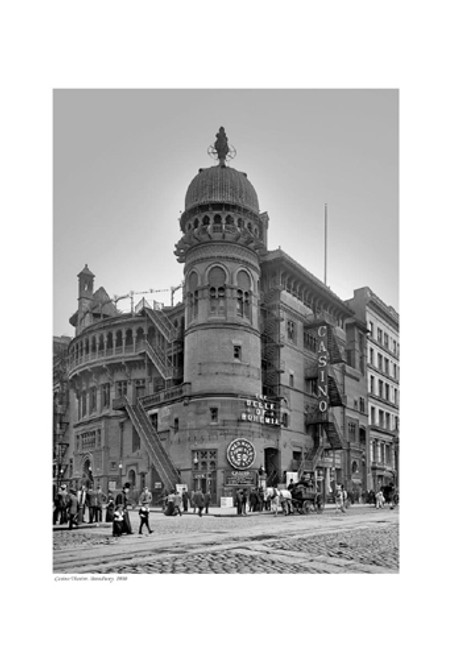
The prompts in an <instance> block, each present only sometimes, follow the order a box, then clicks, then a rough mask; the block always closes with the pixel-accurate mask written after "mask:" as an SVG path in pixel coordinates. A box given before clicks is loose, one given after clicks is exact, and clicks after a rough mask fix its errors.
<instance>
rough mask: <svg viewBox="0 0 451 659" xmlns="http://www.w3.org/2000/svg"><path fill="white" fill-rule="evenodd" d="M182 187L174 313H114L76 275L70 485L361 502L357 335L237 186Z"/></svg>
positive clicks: (222, 152)
mask: <svg viewBox="0 0 451 659" xmlns="http://www.w3.org/2000/svg"><path fill="white" fill-rule="evenodd" d="M217 138H218V139H217V141H216V143H215V152H216V156H217V159H218V161H219V162H218V164H217V165H215V166H213V167H209V168H206V169H201V170H199V172H198V174H197V175H196V176H195V177H194V178H193V180H192V181H191V183H190V184H189V186H188V189H187V192H186V196H185V209H184V212H183V213H182V215H181V217H180V220H179V222H180V230H181V234H182V235H181V237H180V239H179V241H178V242H177V245H176V249H175V255H176V257H177V259H178V261H179V262H180V263H182V264H183V266H184V287H183V302H181V303H179V304H176V305H172V306H169V307H164V308H162V309H154V308H151V307H150V306H149V305H148V304H147V303H146V302H145V300H142V301H141V302H140V303H139V304H137V305H136V306H133V305H132V308H131V311H130V313H119V312H118V311H117V309H116V307H115V305H114V304H113V301H112V300H111V299H110V297H109V296H108V294H107V293H106V291H105V290H104V289H103V288H98V289H97V290H95V289H94V279H95V277H94V274H93V273H92V272H91V271H90V270H89V268H88V267H87V266H86V267H85V268H84V269H83V270H82V271H81V272H80V273H79V275H78V280H79V297H78V309H77V311H76V312H75V314H74V315H73V316H72V318H71V323H72V324H73V326H74V327H75V338H74V339H73V340H72V342H71V344H70V347H69V379H70V383H71V399H70V401H71V402H70V409H71V428H70V437H71V447H70V453H71V457H72V459H73V473H72V478H73V479H74V480H81V479H85V480H86V481H88V482H91V483H95V485H97V483H99V484H101V485H102V487H103V488H104V489H107V488H108V489H117V488H119V487H120V486H121V484H122V483H123V482H124V481H125V480H126V481H128V482H130V483H131V485H132V487H133V488H134V489H135V490H136V491H139V490H141V488H142V487H144V485H148V486H149V487H150V489H151V490H152V492H153V494H154V495H155V496H156V497H157V498H158V495H159V494H160V493H161V492H162V490H163V489H165V488H166V489H169V488H172V487H174V486H175V485H176V484H185V485H186V486H187V488H188V489H189V490H193V489H197V488H201V489H202V490H204V491H206V490H209V491H210V492H211V494H212V499H213V501H215V502H219V498H220V497H223V496H230V495H233V493H234V491H235V489H236V488H237V487H252V486H255V485H257V484H262V483H263V484H264V483H266V484H271V483H280V482H286V479H287V478H289V477H290V475H291V474H292V475H293V476H294V477H295V478H298V477H300V476H301V475H303V474H304V475H307V474H309V475H310V477H311V478H313V479H315V480H316V482H317V484H318V486H319V487H320V488H321V489H322V491H323V492H324V494H325V495H328V494H329V493H330V492H331V491H333V488H334V486H335V484H336V483H344V484H345V485H346V487H347V488H348V489H349V490H355V491H360V490H362V489H366V488H367V473H368V449H367V439H368V434H367V432H368V427H367V418H368V417H367V415H368V408H367V386H366V382H367V363H366V353H367V346H366V341H367V338H366V322H365V319H363V318H360V317H359V316H358V315H357V314H356V313H354V311H353V309H351V307H350V305H349V304H346V303H345V302H344V301H342V300H341V299H340V298H339V297H338V296H337V295H335V294H334V293H333V292H332V291H331V290H330V288H329V287H328V286H326V285H325V284H323V283H322V282H321V281H320V280H319V279H317V278H316V277H315V276H313V275H312V274H311V273H310V272H308V271H307V270H306V269H305V268H303V267H302V266H301V265H300V264H298V263H297V262H296V261H294V260H293V259H292V258H290V257H289V256H288V254H286V253H285V252H284V251H282V250H281V249H278V250H273V251H270V250H268V227H269V217H268V214H267V213H266V212H261V210H260V207H259V202H258V196H257V193H256V191H255V189H254V187H253V185H252V184H251V182H250V181H249V179H248V177H247V175H246V174H244V173H242V172H239V171H237V170H236V169H233V168H232V167H230V166H228V165H227V162H226V161H227V156H228V146H227V137H226V136H225V133H224V131H223V130H222V129H221V130H220V132H219V133H218V135H217Z"/></svg>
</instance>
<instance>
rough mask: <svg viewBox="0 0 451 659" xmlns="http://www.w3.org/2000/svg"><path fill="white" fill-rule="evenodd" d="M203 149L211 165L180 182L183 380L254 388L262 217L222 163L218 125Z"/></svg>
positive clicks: (211, 388)
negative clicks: (182, 198) (185, 184)
mask: <svg viewBox="0 0 451 659" xmlns="http://www.w3.org/2000/svg"><path fill="white" fill-rule="evenodd" d="M211 152H212V153H213V154H214V156H215V157H216V158H217V160H218V161H219V162H218V164H217V165H215V166H213V167H209V168H207V169H200V170H199V173H198V174H197V176H195V177H194V179H193V180H192V181H191V183H190V185H189V186H188V190H187V192H186V197H185V210H184V212H183V214H182V216H181V218H180V228H181V231H182V233H183V236H182V238H181V239H180V240H179V242H178V244H177V245H176V250H175V254H176V256H177V258H178V261H179V262H181V263H184V264H185V269H184V275H185V285H184V294H185V304H186V317H185V328H186V329H185V351H184V353H185V364H184V367H185V368H184V372H185V381H187V382H190V383H191V391H192V394H194V395H196V394H197V395H199V394H206V395H212V394H218V395H224V394H226V395H229V396H240V395H242V396H255V394H260V393H261V341H260V328H259V324H260V323H259V286H260V257H261V256H262V255H263V254H264V253H266V247H265V237H266V224H267V223H266V219H265V218H264V217H261V216H260V213H259V205H258V197H257V193H256V192H255V189H254V187H253V186H252V184H251V183H250V181H249V180H248V178H247V175H246V174H244V173H243V172H239V171H237V170H236V169H233V168H232V167H229V166H227V165H226V160H227V159H228V158H229V157H230V148H229V145H228V140H227V136H226V134H225V131H224V129H223V128H220V129H219V132H218V133H217V135H216V142H215V144H214V146H213V147H211Z"/></svg>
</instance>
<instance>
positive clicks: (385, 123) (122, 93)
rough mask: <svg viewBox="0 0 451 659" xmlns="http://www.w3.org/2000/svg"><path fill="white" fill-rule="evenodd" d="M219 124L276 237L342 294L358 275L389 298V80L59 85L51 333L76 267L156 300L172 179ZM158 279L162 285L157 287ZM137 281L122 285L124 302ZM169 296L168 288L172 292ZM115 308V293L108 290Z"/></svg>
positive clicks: (171, 210)
mask: <svg viewBox="0 0 451 659" xmlns="http://www.w3.org/2000/svg"><path fill="white" fill-rule="evenodd" d="M220 126H224V128H225V130H226V133H227V136H228V138H229V143H230V144H231V145H233V146H234V147H235V149H236V157H235V158H234V159H233V160H232V161H230V163H229V165H230V166H232V167H234V168H236V169H237V170H239V171H243V172H246V173H247V175H248V178H249V180H250V182H251V183H252V184H253V186H254V187H255V189H256V192H257V195H258V198H259V204H260V211H266V212H267V213H268V214H269V218H270V224H269V241H268V242H269V244H268V246H269V248H270V249H276V248H278V247H279V246H280V247H281V248H282V249H283V250H284V251H285V252H287V253H288V254H289V255H290V256H291V257H292V258H294V259H295V260H296V261H298V262H299V263H301V264H302V265H303V266H304V267H305V268H307V269H308V270H309V271H310V272H311V273H312V274H314V275H315V276H317V277H318V278H319V279H321V280H322V281H324V258H325V256H324V205H325V204H326V203H327V209H328V210H327V214H328V229H327V236H328V239H327V284H328V285H329V286H330V288H331V289H332V291H334V292H335V293H336V294H337V295H339V296H340V297H341V298H342V299H349V298H351V297H352V295H353V291H354V289H357V288H360V287H362V286H369V287H370V288H371V289H372V290H373V292H374V293H376V295H378V296H379V297H380V298H381V299H382V300H383V301H384V302H385V303H386V304H388V305H391V306H393V307H394V308H395V309H398V250H399V245H398V92H397V91H396V90H392V89H380V90H378V89H371V90H370V89H355V90H354V89H340V90H334V89H330V90H327V89H324V90H302V89H286V90H284V89H272V90H271V89H262V90H255V89H252V90H251V89H239V90H233V89H227V90H224V89H223V90H221V89H218V90H215V89H198V90H196V89H166V90H163V89H148V90H146V89H137V90H127V89H123V90H120V89H118V90H106V89H102V90H95V89H89V90H80V89H73V90H71V89H60V90H58V89H57V90H55V91H54V94H53V133H54V134H53V158H54V160H53V163H54V189H53V192H54V199H53V204H54V207H53V210H54V222H53V266H54V267H53V277H54V295H53V303H54V304H53V307H54V326H53V333H54V334H55V335H63V334H64V335H69V336H73V334H74V329H73V328H72V326H71V325H70V324H69V317H70V316H71V315H72V314H73V313H74V311H75V310H76V308H77V295H78V293H77V290H78V289H77V286H78V279H77V275H78V273H79V272H80V271H81V270H82V269H83V267H84V266H85V264H87V265H88V266H89V268H90V270H91V271H92V272H93V273H94V274H95V276H96V279H95V289H96V288H98V287H100V286H103V287H104V288H105V289H106V291H107V292H108V294H109V295H110V296H113V295H124V294H126V293H128V292H129V291H136V292H138V293H139V292H141V291H147V290H148V289H154V290H159V289H163V290H164V292H161V293H154V294H149V295H147V298H148V299H150V300H151V299H155V300H157V301H161V302H163V303H165V304H169V302H170V293H169V291H168V290H167V289H170V287H171V286H177V285H178V284H179V283H181V281H182V279H183V265H182V264H179V263H178V262H177V260H176V258H175V256H174V254H173V251H174V245H175V243H176V242H177V241H178V239H179V238H180V236H181V233H180V228H179V224H178V219H179V217H180V214H181V212H182V211H183V209H184V199H185V193H186V189H187V187H188V185H189V183H190V182H191V180H192V179H193V178H194V176H195V175H196V174H197V172H198V170H199V168H201V167H209V166H212V165H214V164H216V163H215V161H213V160H211V158H210V157H209V155H208V153H207V150H208V147H209V146H210V145H211V144H213V143H214V141H215V134H216V132H217V131H218V128H219V127H220ZM165 289H166V290H165ZM141 297H142V295H138V294H137V295H135V304H136V303H137V302H138V301H139V299H140V298H141ZM180 299H181V291H178V293H176V294H175V298H174V301H175V302H177V301H179V300H180ZM118 308H119V309H122V310H123V311H127V310H129V308H130V302H129V300H124V301H122V302H119V307H118Z"/></svg>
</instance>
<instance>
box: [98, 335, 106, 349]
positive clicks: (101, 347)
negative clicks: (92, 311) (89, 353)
mask: <svg viewBox="0 0 451 659" xmlns="http://www.w3.org/2000/svg"><path fill="white" fill-rule="evenodd" d="M104 350H105V341H104V338H103V334H101V335H100V336H99V352H100V353H102V352H103V351H104Z"/></svg>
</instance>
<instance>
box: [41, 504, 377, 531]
mask: <svg viewBox="0 0 451 659" xmlns="http://www.w3.org/2000/svg"><path fill="white" fill-rule="evenodd" d="M372 507H373V508H374V505H371V504H367V503H354V504H352V505H351V506H350V509H351V508H372ZM324 510H325V511H328V510H335V504H334V503H326V504H325V506H324ZM103 513H104V514H103V519H105V510H104V511H103ZM129 514H130V515H131V517H132V518H135V517H137V516H138V508H137V507H136V508H134V509H130V510H129ZM150 514H151V515H163V511H162V509H161V506H151V507H150ZM195 514H196V515H197V513H194V511H193V509H192V508H190V509H189V511H188V512H187V513H183V515H188V516H190V517H192V516H193V515H195ZM272 514H273V513H272V512H271V511H270V510H262V511H260V512H255V513H250V512H248V513H247V516H248V517H254V516H256V515H272ZM279 514H283V513H282V512H280V511H279ZM313 514H314V513H313ZM202 517H237V512H236V507H233V508H221V507H220V506H210V508H209V511H208V514H206V513H205V512H203V513H202ZM85 518H86V519H87V518H88V513H87V512H86V514H85ZM68 527H69V524H62V525H60V524H56V525H55V524H54V525H53V530H54V531H58V530H59V531H67V529H68ZM99 527H100V528H111V522H105V521H102V522H93V523H92V524H89V523H88V522H83V523H82V524H79V525H78V526H75V527H74V528H75V529H92V528H99Z"/></svg>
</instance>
